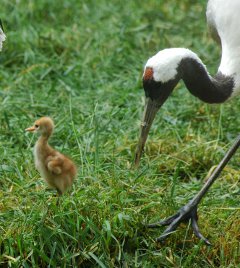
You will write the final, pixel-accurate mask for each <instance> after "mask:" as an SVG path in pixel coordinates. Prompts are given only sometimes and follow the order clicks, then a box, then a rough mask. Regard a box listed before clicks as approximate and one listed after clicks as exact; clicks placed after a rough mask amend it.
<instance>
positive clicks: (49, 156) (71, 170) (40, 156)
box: [26, 117, 77, 195]
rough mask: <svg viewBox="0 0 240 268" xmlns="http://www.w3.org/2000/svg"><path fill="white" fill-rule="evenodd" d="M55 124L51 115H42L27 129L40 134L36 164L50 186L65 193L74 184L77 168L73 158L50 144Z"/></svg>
mask: <svg viewBox="0 0 240 268" xmlns="http://www.w3.org/2000/svg"><path fill="white" fill-rule="evenodd" d="M53 128H54V125H53V121H52V120H51V118H49V117H42V118H40V119H39V120H37V121H36V122H35V123H34V126H32V127H30V128H28V129H26V130H27V131H34V132H38V133H39V134H40V137H39V138H38V141H37V142H36V144H35V147H34V160H35V166H36V168H37V170H38V171H39V173H40V174H41V176H42V177H43V178H44V179H45V180H46V181H47V183H48V184H49V186H50V187H52V188H55V189H56V190H57V191H58V193H59V194H60V195H61V194H63V193H64V192H65V191H66V190H67V189H68V188H70V187H71V186H72V184H73V180H74V178H75V177H76V174H77V169H76V166H75V164H74V163H73V161H72V160H70V159H69V158H68V157H66V156H65V155H63V154H61V153H60V152H58V151H56V150H55V149H53V148H52V147H51V146H50V145H49V144H48V139H49V137H50V136H51V134H52V131H53Z"/></svg>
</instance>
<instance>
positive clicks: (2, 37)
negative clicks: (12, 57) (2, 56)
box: [0, 20, 6, 51]
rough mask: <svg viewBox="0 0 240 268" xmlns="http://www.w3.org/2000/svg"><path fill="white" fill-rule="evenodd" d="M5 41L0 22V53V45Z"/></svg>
mask: <svg viewBox="0 0 240 268" xmlns="http://www.w3.org/2000/svg"><path fill="white" fill-rule="evenodd" d="M5 40H6V35H5V34H4V32H3V25H2V21H1V20H0V51H1V50H2V44H3V42H4V41H5Z"/></svg>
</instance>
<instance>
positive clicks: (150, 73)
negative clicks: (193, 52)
mask: <svg viewBox="0 0 240 268" xmlns="http://www.w3.org/2000/svg"><path fill="white" fill-rule="evenodd" d="M186 52H187V53H188V52H189V51H188V50H185V49H180V48H179V49H177V48H175V49H165V50H162V51H160V52H158V53H157V54H156V55H155V56H153V57H152V58H150V59H149V60H148V61H147V63H146V66H145V69H144V73H143V88H144V91H145V96H146V100H145V109H144V115H143V121H142V123H141V131H140V137H139V142H138V147H137V151H136V155H135V161H134V162H135V163H134V164H135V167H137V166H138V165H139V162H140V159H141V156H142V152H143V149H144V145H145V143H146V140H147V137H148V133H149V130H150V127H151V125H152V122H153V120H154V118H155V116H156V113H157V111H158V110H159V109H160V107H161V106H162V105H163V103H164V102H165V101H166V100H167V98H168V97H169V96H170V94H171V92H172V91H173V89H174V87H175V86H176V85H177V83H178V81H179V79H180V78H181V77H180V76H181V74H180V73H181V72H180V71H179V69H178V67H179V64H180V62H181V60H182V59H183V58H184V56H185V54H186Z"/></svg>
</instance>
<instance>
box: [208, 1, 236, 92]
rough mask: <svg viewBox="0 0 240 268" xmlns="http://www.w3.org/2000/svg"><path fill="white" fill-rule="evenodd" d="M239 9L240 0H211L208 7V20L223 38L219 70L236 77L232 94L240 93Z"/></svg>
mask: <svg viewBox="0 0 240 268" xmlns="http://www.w3.org/2000/svg"><path fill="white" fill-rule="evenodd" d="M239 10H240V1H239V0H229V1H226V0H210V1H209V2H208V7H207V17H208V21H209V23H211V24H212V25H213V27H215V28H216V31H217V32H218V35H219V37H220V39H221V45H222V58H221V63H220V66H219V68H218V71H219V72H221V73H222V74H224V75H226V76H231V77H233V78H234V85H235V86H234V89H233V94H232V96H235V95H238V94H240V31H239Z"/></svg>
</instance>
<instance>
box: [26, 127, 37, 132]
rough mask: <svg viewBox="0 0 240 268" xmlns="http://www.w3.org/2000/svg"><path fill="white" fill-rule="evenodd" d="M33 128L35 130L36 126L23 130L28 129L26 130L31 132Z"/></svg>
mask: <svg viewBox="0 0 240 268" xmlns="http://www.w3.org/2000/svg"><path fill="white" fill-rule="evenodd" d="M35 130H36V128H35V127H34V126H33V127H29V128H26V129H25V131H28V132H33V131H35Z"/></svg>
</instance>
